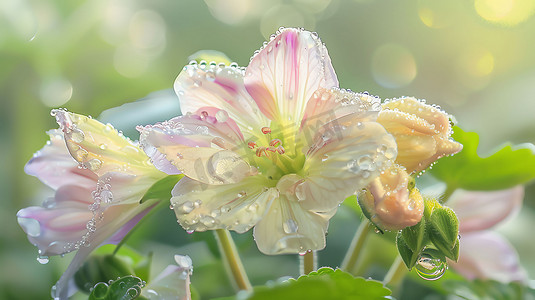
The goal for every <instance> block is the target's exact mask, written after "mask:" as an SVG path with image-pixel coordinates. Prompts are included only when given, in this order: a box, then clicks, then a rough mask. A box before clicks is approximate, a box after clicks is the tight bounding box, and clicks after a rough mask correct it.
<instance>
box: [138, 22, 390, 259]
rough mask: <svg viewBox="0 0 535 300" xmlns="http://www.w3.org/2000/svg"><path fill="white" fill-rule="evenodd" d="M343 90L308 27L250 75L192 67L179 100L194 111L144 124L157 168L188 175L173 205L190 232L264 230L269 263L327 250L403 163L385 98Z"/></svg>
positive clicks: (268, 49)
mask: <svg viewBox="0 0 535 300" xmlns="http://www.w3.org/2000/svg"><path fill="white" fill-rule="evenodd" d="M337 86H338V80H337V78H336V74H335V72H334V70H333V67H332V65H331V61H330V58H329V55H328V53H327V50H326V48H325V47H324V45H323V44H322V43H321V41H320V40H319V38H318V37H317V35H316V34H315V33H311V32H308V31H304V30H300V29H281V30H280V31H279V32H278V33H277V34H276V35H273V36H272V38H271V40H270V41H269V42H267V43H265V46H264V47H262V49H260V50H259V51H258V52H257V53H256V54H255V55H254V56H253V58H252V59H251V62H250V64H249V66H248V67H247V68H239V67H237V65H236V64H231V65H230V66H225V65H224V64H220V65H217V64H215V63H214V64H206V63H205V62H201V63H200V64H197V63H196V62H192V63H191V64H190V65H187V66H186V67H184V70H183V71H182V72H181V73H180V74H179V75H178V78H177V79H176V81H175V91H176V92H177V94H178V96H179V99H180V105H181V109H182V111H183V112H185V113H186V114H185V115H183V116H179V117H176V118H173V119H171V120H169V121H166V122H163V123H159V124H155V125H152V126H146V127H139V130H140V132H141V136H140V141H141V146H142V148H143V149H144V150H145V151H146V153H147V154H148V155H149V156H150V157H151V158H152V161H153V163H154V165H155V166H157V167H159V168H160V169H161V170H167V172H169V171H170V170H171V171H172V170H173V167H175V168H176V169H178V170H179V171H181V172H183V173H184V175H185V177H184V178H183V179H182V180H181V181H180V182H179V183H178V184H177V185H176V186H175V188H174V189H173V191H172V195H173V197H172V199H171V203H172V205H173V207H174V210H175V213H176V215H177V219H178V221H179V222H180V224H181V225H182V226H183V227H184V228H185V229H186V230H188V231H190V232H193V231H205V230H211V229H230V230H234V231H237V232H239V233H242V232H245V231H247V230H249V229H251V228H252V227H253V226H254V237H255V240H256V243H257V245H258V248H259V250H260V251H261V252H263V253H265V254H280V253H302V252H305V251H307V250H318V249H322V248H324V247H325V233H326V231H327V227H328V222H329V219H330V218H331V217H332V216H333V214H334V213H335V212H336V209H337V207H338V205H339V204H340V203H341V202H342V201H343V200H344V199H345V198H346V197H348V196H350V195H352V194H353V193H355V191H357V190H358V189H360V188H362V187H364V186H366V185H367V184H368V183H369V182H370V181H371V180H372V179H373V178H375V177H376V176H377V175H378V174H379V173H380V172H381V170H382V169H383V168H384V167H385V163H386V162H387V161H388V160H390V159H394V158H395V156H396V146H395V142H394V139H393V138H392V137H391V136H390V135H389V134H388V133H387V132H386V131H385V129H384V128H383V127H382V126H381V125H380V124H378V123H377V122H375V119H376V116H377V113H378V111H379V107H380V102H379V99H378V98H376V97H372V96H370V95H368V94H367V93H354V92H351V91H348V90H341V89H339V88H337ZM176 169H175V170H174V171H175V172H176Z"/></svg>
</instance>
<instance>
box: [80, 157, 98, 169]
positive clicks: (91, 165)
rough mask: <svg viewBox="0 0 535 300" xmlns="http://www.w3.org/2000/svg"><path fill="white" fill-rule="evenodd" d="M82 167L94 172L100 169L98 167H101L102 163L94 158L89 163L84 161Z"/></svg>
mask: <svg viewBox="0 0 535 300" xmlns="http://www.w3.org/2000/svg"><path fill="white" fill-rule="evenodd" d="M84 165H85V167H86V168H88V169H89V170H91V171H96V170H98V169H100V167H101V166H102V161H100V160H98V159H96V158H94V159H90V160H89V161H86V162H85V163H84Z"/></svg>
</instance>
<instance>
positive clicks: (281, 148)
mask: <svg viewBox="0 0 535 300" xmlns="http://www.w3.org/2000/svg"><path fill="white" fill-rule="evenodd" d="M277 152H278V153H279V154H284V152H286V150H284V148H283V147H282V145H280V146H278V147H277Z"/></svg>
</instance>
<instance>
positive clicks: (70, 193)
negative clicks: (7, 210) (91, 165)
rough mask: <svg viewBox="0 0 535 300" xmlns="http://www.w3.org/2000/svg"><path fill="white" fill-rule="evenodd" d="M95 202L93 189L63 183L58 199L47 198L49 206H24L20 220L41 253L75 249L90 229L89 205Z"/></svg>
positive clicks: (54, 253) (30, 239) (18, 217)
mask: <svg viewBox="0 0 535 300" xmlns="http://www.w3.org/2000/svg"><path fill="white" fill-rule="evenodd" d="M91 203H92V197H91V190H90V189H86V188H83V187H79V186H75V185H67V186H62V187H61V188H59V189H58V190H57V191H56V195H55V198H54V199H50V200H48V201H46V202H45V204H46V207H40V206H32V207H27V208H24V209H21V210H20V211H19V212H18V213H17V220H18V222H19V225H20V226H21V227H22V229H23V230H24V232H26V234H27V235H28V240H29V241H30V242H31V243H32V244H34V245H35V246H37V248H38V249H39V254H40V255H45V256H50V255H59V254H63V253H66V252H69V251H72V249H73V247H72V246H73V245H74V244H75V243H77V242H79V241H80V240H81V239H82V236H84V235H85V234H86V233H87V224H88V222H89V221H90V220H91V219H92V218H93V212H91V211H90V210H89V208H88V206H89V204H91Z"/></svg>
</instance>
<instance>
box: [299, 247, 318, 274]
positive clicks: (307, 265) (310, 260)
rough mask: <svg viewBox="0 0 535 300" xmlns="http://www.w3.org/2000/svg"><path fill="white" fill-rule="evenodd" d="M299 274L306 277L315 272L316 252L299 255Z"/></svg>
mask: <svg viewBox="0 0 535 300" xmlns="http://www.w3.org/2000/svg"><path fill="white" fill-rule="evenodd" d="M299 260H300V264H299V266H300V273H301V275H308V274H309V273H310V272H314V271H316V251H307V252H306V253H305V254H303V255H301V254H300V255H299Z"/></svg>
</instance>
